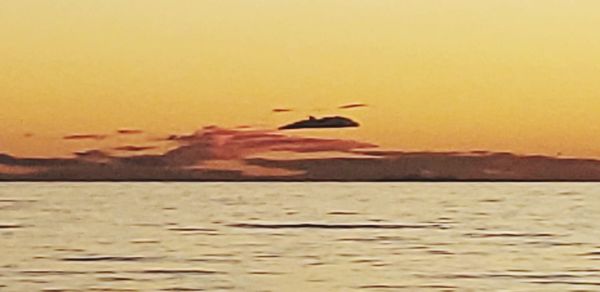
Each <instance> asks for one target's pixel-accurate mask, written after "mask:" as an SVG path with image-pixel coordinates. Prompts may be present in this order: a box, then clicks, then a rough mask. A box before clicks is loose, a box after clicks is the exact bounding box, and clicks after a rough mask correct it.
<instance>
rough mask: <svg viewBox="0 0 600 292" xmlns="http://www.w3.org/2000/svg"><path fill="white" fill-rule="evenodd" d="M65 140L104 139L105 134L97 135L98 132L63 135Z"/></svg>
mask: <svg viewBox="0 0 600 292" xmlns="http://www.w3.org/2000/svg"><path fill="white" fill-rule="evenodd" d="M63 139H65V140H104V139H106V135H98V134H71V135H67V136H64V137H63Z"/></svg>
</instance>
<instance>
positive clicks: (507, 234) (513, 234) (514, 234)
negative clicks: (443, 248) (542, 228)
mask: <svg viewBox="0 0 600 292" xmlns="http://www.w3.org/2000/svg"><path fill="white" fill-rule="evenodd" d="M464 235H465V236H467V237H472V238H496V237H557V236H558V235H556V234H553V233H519V232H510V231H509V232H495V233H494V232H486V233H483V232H482V233H465V234H464Z"/></svg>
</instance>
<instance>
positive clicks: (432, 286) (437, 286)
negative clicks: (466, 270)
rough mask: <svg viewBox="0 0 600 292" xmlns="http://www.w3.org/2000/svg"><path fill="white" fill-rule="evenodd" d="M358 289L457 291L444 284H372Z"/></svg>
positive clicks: (454, 287)
mask: <svg viewBox="0 0 600 292" xmlns="http://www.w3.org/2000/svg"><path fill="white" fill-rule="evenodd" d="M358 289H377V290H382V289H384V290H387V289H394V290H397V289H458V287H456V286H452V285H446V284H426V285H391V284H374V285H363V286H359V287H358Z"/></svg>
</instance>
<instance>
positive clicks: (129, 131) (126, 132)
mask: <svg viewBox="0 0 600 292" xmlns="http://www.w3.org/2000/svg"><path fill="white" fill-rule="evenodd" d="M143 133H144V131H142V130H137V129H119V130H117V134H121V135H138V134H143Z"/></svg>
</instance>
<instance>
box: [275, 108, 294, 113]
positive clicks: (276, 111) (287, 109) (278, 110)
mask: <svg viewBox="0 0 600 292" xmlns="http://www.w3.org/2000/svg"><path fill="white" fill-rule="evenodd" d="M291 111H293V110H292V109H289V108H275V109H273V110H272V112H274V113H287V112H291Z"/></svg>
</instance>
